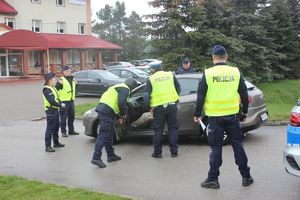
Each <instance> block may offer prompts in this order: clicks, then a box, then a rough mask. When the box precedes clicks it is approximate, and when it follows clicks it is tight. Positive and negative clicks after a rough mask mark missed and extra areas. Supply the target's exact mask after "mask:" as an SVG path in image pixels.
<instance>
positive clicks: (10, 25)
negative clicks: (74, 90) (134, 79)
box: [0, 0, 122, 77]
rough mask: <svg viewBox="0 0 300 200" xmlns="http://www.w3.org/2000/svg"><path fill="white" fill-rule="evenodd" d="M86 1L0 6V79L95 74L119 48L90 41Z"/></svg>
mask: <svg viewBox="0 0 300 200" xmlns="http://www.w3.org/2000/svg"><path fill="white" fill-rule="evenodd" d="M91 34H92V28H91V0H0V77H8V76H28V75H40V74H43V73H46V72H48V71H52V72H59V71H60V70H59V69H60V68H61V67H62V66H64V65H69V66H71V67H73V70H74V71H77V70H84V69H101V68H102V52H103V50H109V51H111V52H112V54H113V56H112V58H113V60H112V61H116V60H117V51H118V50H120V49H122V47H120V46H118V45H115V44H112V43H110V42H108V41H104V40H101V39H99V38H96V37H94V36H92V35H91Z"/></svg>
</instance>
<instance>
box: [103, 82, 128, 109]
mask: <svg viewBox="0 0 300 200" xmlns="http://www.w3.org/2000/svg"><path fill="white" fill-rule="evenodd" d="M120 87H123V88H127V89H128V90H129V93H130V88H129V87H128V86H127V85H126V84H125V83H120V84H117V85H113V86H111V87H109V88H108V90H107V91H106V92H104V93H103V94H102V96H101V98H100V101H99V103H104V104H106V105H108V106H109V107H111V109H113V111H114V113H115V114H119V112H120V108H119V104H118V96H119V95H118V92H117V90H116V88H120Z"/></svg>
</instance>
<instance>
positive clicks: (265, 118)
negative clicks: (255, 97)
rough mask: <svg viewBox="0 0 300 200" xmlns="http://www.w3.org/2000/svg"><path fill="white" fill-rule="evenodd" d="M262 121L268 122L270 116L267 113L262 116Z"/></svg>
mask: <svg viewBox="0 0 300 200" xmlns="http://www.w3.org/2000/svg"><path fill="white" fill-rule="evenodd" d="M260 119H261V121H263V122H264V121H266V120H267V119H268V115H267V113H264V114H262V115H261V116H260Z"/></svg>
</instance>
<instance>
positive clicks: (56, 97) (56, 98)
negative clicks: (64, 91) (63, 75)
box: [43, 85, 59, 110]
mask: <svg viewBox="0 0 300 200" xmlns="http://www.w3.org/2000/svg"><path fill="white" fill-rule="evenodd" d="M44 88H48V89H50V90H51V91H52V93H53V95H54V99H55V101H56V102H57V103H59V94H58V91H57V90H56V88H55V87H51V86H49V85H45V86H44ZM43 98H44V109H45V110H48V109H49V108H50V107H52V108H55V109H58V108H59V107H57V106H52V105H51V104H50V103H49V101H48V100H47V99H46V97H45V95H44V93H43Z"/></svg>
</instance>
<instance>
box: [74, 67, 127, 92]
mask: <svg viewBox="0 0 300 200" xmlns="http://www.w3.org/2000/svg"><path fill="white" fill-rule="evenodd" d="M73 76H74V78H75V79H76V80H77V82H78V84H77V86H76V95H95V96H101V95H102V94H103V93H104V92H105V91H106V90H107V88H109V87H110V86H112V85H115V84H118V83H121V82H123V81H124V79H120V77H118V76H116V75H114V74H113V73H111V72H109V71H106V70H84V71H78V72H75V73H74V74H73Z"/></svg>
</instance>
